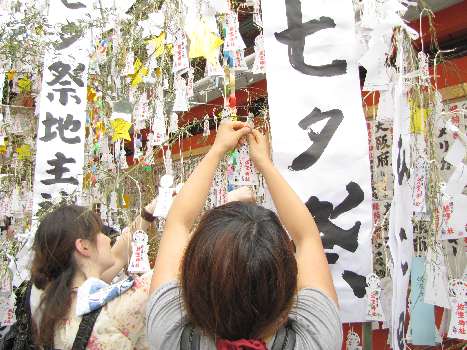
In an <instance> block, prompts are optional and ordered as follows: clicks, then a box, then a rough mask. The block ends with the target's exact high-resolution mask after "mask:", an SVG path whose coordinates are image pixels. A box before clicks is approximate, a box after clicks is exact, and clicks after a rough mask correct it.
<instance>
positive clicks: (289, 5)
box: [274, 0, 347, 77]
mask: <svg viewBox="0 0 467 350" xmlns="http://www.w3.org/2000/svg"><path fill="white" fill-rule="evenodd" d="M285 8H286V15H287V26H288V29H286V30H284V31H282V32H280V33H274V36H275V37H276V39H277V40H278V41H279V42H280V43H282V44H285V45H287V46H288V53H289V61H290V64H291V65H292V67H293V68H294V69H296V70H298V71H299V72H301V73H303V74H307V75H313V76H317V77H332V76H335V75H342V74H345V73H346V72H347V62H346V61H345V60H333V61H332V63H330V64H326V65H320V66H312V65H309V64H306V63H305V58H304V56H303V52H304V50H305V38H306V37H307V36H308V35H311V34H313V33H316V32H318V31H320V30H323V29H329V28H335V27H336V23H335V22H334V20H333V19H332V18H330V17H320V18H319V19H312V20H310V21H308V22H305V23H303V19H302V17H303V16H302V4H301V1H300V0H285Z"/></svg>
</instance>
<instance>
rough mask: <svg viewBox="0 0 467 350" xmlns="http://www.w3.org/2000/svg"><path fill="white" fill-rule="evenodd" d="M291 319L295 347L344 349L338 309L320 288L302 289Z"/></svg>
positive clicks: (327, 349) (302, 348) (330, 349)
mask: <svg viewBox="0 0 467 350" xmlns="http://www.w3.org/2000/svg"><path fill="white" fill-rule="evenodd" d="M289 319H290V320H292V327H293V329H294V330H295V333H296V334H297V337H296V343H295V350H308V349H320V350H321V349H322V350H337V349H341V347H342V337H343V335H342V324H341V320H340V317H339V311H338V309H337V307H336V305H335V304H334V302H333V301H332V300H331V299H329V297H327V296H326V295H324V294H323V293H322V292H321V291H319V290H317V289H311V288H306V289H302V290H300V292H299V293H298V295H297V299H296V302H295V305H294V307H293V308H292V310H291V311H290V313H289Z"/></svg>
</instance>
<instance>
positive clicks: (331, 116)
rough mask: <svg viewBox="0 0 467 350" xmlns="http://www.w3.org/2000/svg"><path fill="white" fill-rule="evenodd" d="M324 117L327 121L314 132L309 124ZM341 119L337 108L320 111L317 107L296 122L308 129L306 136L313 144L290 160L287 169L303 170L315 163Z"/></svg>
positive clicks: (341, 115) (302, 127) (342, 116)
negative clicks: (290, 162) (319, 130)
mask: <svg viewBox="0 0 467 350" xmlns="http://www.w3.org/2000/svg"><path fill="white" fill-rule="evenodd" d="M324 119H328V121H327V122H326V125H325V126H324V128H323V129H322V130H321V132H319V133H316V132H314V131H313V130H312V129H311V125H313V124H315V123H317V122H319V121H321V120H324ZM343 119H344V115H343V114H342V111H341V110H339V109H332V110H330V111H326V112H321V110H320V109H319V108H315V109H313V111H312V112H311V113H310V114H308V115H307V116H306V117H305V118H303V119H302V120H301V121H300V122H299V123H298V126H299V127H300V128H301V129H303V130H308V137H309V138H310V140H311V141H312V142H313V144H312V145H311V146H310V147H308V149H307V150H306V151H305V152H303V153H302V154H300V155H299V156H298V157H296V158H295V159H294V160H293V161H292V164H291V165H290V166H289V169H290V170H293V171H299V170H305V169H308V168H309V167H311V166H312V165H313V164H315V163H316V162H317V161H318V159H319V158H320V157H321V155H322V154H323V152H324V150H325V149H326V147H327V146H328V144H329V141H331V138H332V136H333V135H334V133H335V132H336V130H337V128H338V127H339V125H340V124H341V123H342V120H343Z"/></svg>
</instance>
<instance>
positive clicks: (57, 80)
mask: <svg viewBox="0 0 467 350" xmlns="http://www.w3.org/2000/svg"><path fill="white" fill-rule="evenodd" d="M48 69H49V71H50V72H51V73H52V75H53V77H54V78H53V79H52V80H51V81H49V82H47V85H49V86H51V87H53V86H55V85H57V84H58V85H59V86H60V87H57V88H54V89H52V90H53V91H54V92H57V93H59V102H60V103H61V104H62V105H63V106H66V105H67V104H68V98H69V96H71V98H73V100H74V101H75V103H76V104H80V103H81V99H80V98H79V96H78V95H77V94H76V88H73V87H71V84H72V82H73V83H74V84H75V85H77V86H78V87H81V88H82V87H84V82H83V80H82V79H81V76H82V75H83V73H84V70H85V66H84V64H82V63H78V65H77V66H76V67H75V68H74V69H72V67H71V65H69V64H67V63H64V62H62V61H56V62H54V63H52V64H51V65H50V66H49V67H48ZM54 98H55V96H54V93H52V92H49V93H48V94H47V99H48V100H49V101H50V102H52V101H53V100H54Z"/></svg>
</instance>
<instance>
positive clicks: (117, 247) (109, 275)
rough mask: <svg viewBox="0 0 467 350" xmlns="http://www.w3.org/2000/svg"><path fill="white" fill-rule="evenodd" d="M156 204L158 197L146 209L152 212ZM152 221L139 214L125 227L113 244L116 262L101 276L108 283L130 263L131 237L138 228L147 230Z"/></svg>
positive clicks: (112, 250)
mask: <svg viewBox="0 0 467 350" xmlns="http://www.w3.org/2000/svg"><path fill="white" fill-rule="evenodd" d="M155 205H156V199H153V200H152V201H151V203H149V204H148V205H146V206H145V207H144V209H145V210H146V212H148V213H150V214H152V213H153V212H154V207H155ZM150 225H151V221H147V220H145V219H144V218H143V217H141V215H138V216H137V217H136V219H135V220H133V222H132V223H131V224H130V225H128V226H127V227H125V228H124V229H123V231H122V234H121V235H120V237H118V239H117V241H116V242H115V244H114V245H113V247H112V249H111V252H112V256H113V258H114V264H113V265H112V266H111V267H110V268H108V269H107V270H106V271H104V273H103V274H102V276H101V279H102V280H103V281H105V282H107V283H110V282H111V281H112V280H113V279H114V277H115V276H116V275H117V274H118V273H119V272H120V271H121V270H122V269H123V268H124V267H125V265H127V264H128V261H129V255H130V253H131V239H132V236H133V233H134V232H135V231H136V230H143V231H145V232H146V231H147V230H148V228H149V226H150Z"/></svg>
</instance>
